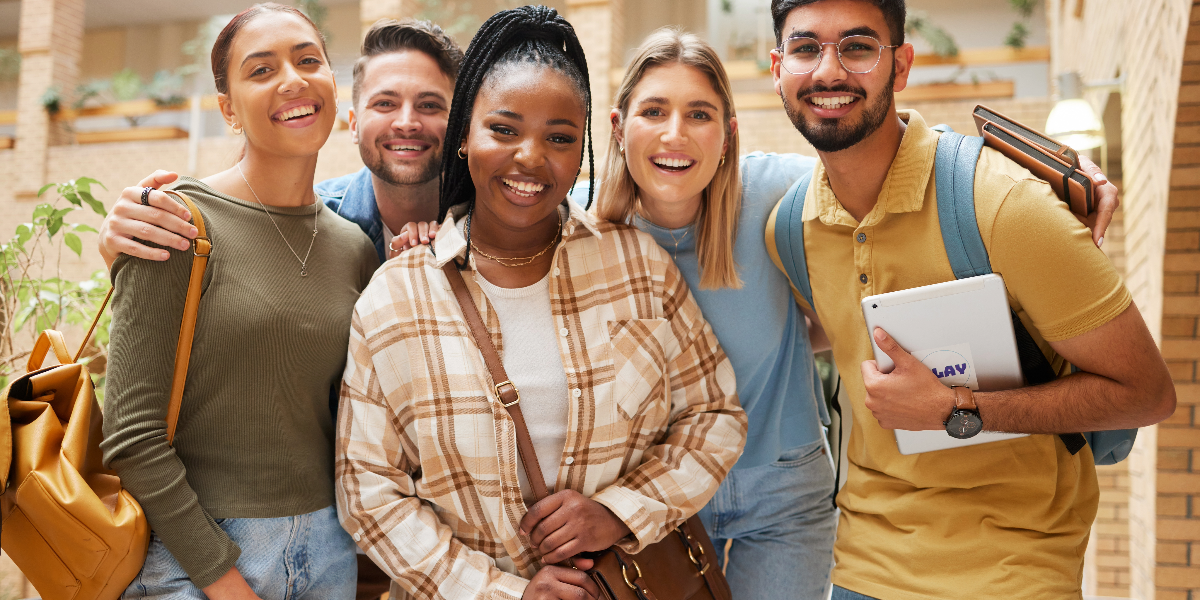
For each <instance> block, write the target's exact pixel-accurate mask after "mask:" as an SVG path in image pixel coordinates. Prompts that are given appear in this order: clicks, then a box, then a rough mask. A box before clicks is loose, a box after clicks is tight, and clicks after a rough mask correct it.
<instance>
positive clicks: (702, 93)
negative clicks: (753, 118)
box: [611, 63, 737, 227]
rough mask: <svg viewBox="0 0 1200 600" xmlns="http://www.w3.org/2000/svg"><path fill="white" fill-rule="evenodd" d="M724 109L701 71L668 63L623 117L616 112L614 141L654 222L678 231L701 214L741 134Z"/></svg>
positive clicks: (638, 89) (648, 76) (647, 76)
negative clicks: (732, 141)
mask: <svg viewBox="0 0 1200 600" xmlns="http://www.w3.org/2000/svg"><path fill="white" fill-rule="evenodd" d="M723 106H724V102H723V101H722V100H721V96H720V95H719V94H718V93H717V92H716V90H714V89H713V85H712V83H711V82H710V81H709V79H708V76H707V75H706V74H705V73H704V72H703V71H701V70H700V69H698V68H696V67H692V66H689V65H685V64H682V63H670V64H665V65H660V66H656V67H651V68H649V69H647V70H646V71H645V73H644V74H643V75H642V78H641V80H640V81H639V82H638V83H637V85H636V86H634V88H633V92H632V94H630V98H629V105H628V107H627V108H626V110H625V111H624V113H625V114H624V117H622V111H620V110H614V111H613V112H612V115H611V118H612V122H613V132H614V136H615V137H616V139H617V142H618V143H621V144H622V145H623V146H624V147H625V162H626V164H628V166H629V174H630V176H631V177H632V178H633V181H634V183H635V184H636V185H637V188H638V189H637V195H638V200H639V201H640V202H641V206H642V210H643V211H644V212H645V213H646V215H645V216H647V217H648V218H649V219H650V220H651V221H653V222H655V223H657V224H659V225H662V226H664V227H680V226H683V225H686V224H688V223H691V222H692V221H694V220H695V218H696V216H697V215H698V214H699V212H700V203H701V201H702V199H703V195H704V190H705V189H706V188H707V187H708V185H709V183H711V182H712V180H713V176H714V174H715V173H716V172H717V167H718V166H720V163H721V157H722V156H724V154H725V151H726V149H727V148H728V144H729V141H728V140H729V136H730V135H736V131H737V119H736V118H733V119H731V118H729V117H728V115H726V114H725V109H724V108H723ZM733 160H737V158H736V157H733Z"/></svg>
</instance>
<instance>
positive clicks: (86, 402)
mask: <svg viewBox="0 0 1200 600" xmlns="http://www.w3.org/2000/svg"><path fill="white" fill-rule="evenodd" d="M169 193H172V194H175V195H176V196H178V197H179V198H181V199H182V200H183V201H184V203H185V204H187V207H188V208H189V209H190V210H191V211H192V215H194V217H195V225H196V229H197V230H199V237H197V238H196V240H195V242H193V244H192V251H193V255H194V258H193V260H192V272H191V280H190V282H189V284H188V292H187V300H186V303H185V305H184V316H183V324H182V326H181V327H180V332H179V343H178V346H177V347H176V354H175V378H174V380H173V382H172V386H171V403H170V405H169V408H168V412H167V441H168V443H170V442H171V441H173V440H174V437H175V425H176V422H177V421H178V418H179V405H180V402H181V401H182V399H183V387H184V382H185V379H186V377H187V366H188V360H189V358H190V354H191V348H192V334H193V333H194V330H195V325H196V314H197V310H198V308H199V304H200V284H201V281H202V280H203V278H204V269H205V267H206V266H207V263H208V255H209V253H210V252H211V250H212V244H211V242H210V241H209V239H208V238H207V237H206V236H205V231H204V219H203V218H202V217H201V215H200V211H199V210H198V209H197V208H196V205H195V204H193V203H192V201H191V200H190V199H188V198H187V197H185V196H183V195H182V194H179V193H177V192H169ZM111 296H112V290H109V295H108V297H105V299H104V304H102V305H101V307H100V310H99V311H98V312H97V315H96V319H95V320H93V321H92V326H91V329H89V330H88V333H87V336H86V337H85V338H84V342H83V344H82V345H80V350H79V352H78V353H76V354H75V356H71V354H70V353H69V352H68V351H67V346H66V343H65V341H64V339H63V335H62V334H61V333H59V332H57V331H54V330H52V329H51V330H46V331H43V332H42V333H41V335H40V336H39V337H38V340H37V343H36V344H35V345H34V348H33V352H31V353H30V355H29V363H28V368H27V373H26V374H25V375H24V376H22V377H19V378H17V379H15V380H14V381H13V382H12V383H11V384H10V385H9V386H8V388H7V389H5V390H4V391H3V392H0V444H2V446H0V468H2V469H3V470H2V471H0V491H3V495H2V496H0V524H2V527H0V546H2V547H3V548H4V551H5V552H6V553H8V555H9V556H10V557H12V559H13V562H15V563H16V564H17V568H19V569H20V570H21V572H22V573H24V574H25V576H26V577H27V578H28V579H29V582H30V583H32V584H33V587H34V588H35V589H36V590H37V591H38V593H39V594H41V597H42V598H43V599H44V600H116V599H117V598H118V597H119V596H120V595H121V593H122V592H124V591H125V589H126V588H127V587H128V586H129V583H130V582H131V581H133V578H134V577H136V576H137V574H138V571H140V570H141V568H142V564H143V563H144V562H145V560H146V548H147V546H148V545H149V541H150V527H149V525H148V524H147V523H146V515H145V513H143V512H142V507H141V506H140V505H139V504H138V503H137V501H136V500H134V498H133V496H131V495H130V494H129V492H128V491H126V490H124V489H122V488H121V480H120V479H119V478H118V477H117V475H116V474H115V473H114V472H112V471H111V470H109V469H106V468H104V465H103V462H102V459H101V453H100V440H101V438H102V436H103V434H102V425H103V415H102V413H101V412H100V405H99V404H98V403H97V402H96V396H95V389H94V388H93V386H92V378H91V375H90V374H89V373H88V368H87V366H86V365H83V364H80V363H79V362H78V361H79V356H80V354H81V353H82V352H83V348H84V347H85V346H86V345H87V340H88V338H90V337H91V335H92V331H93V330H94V329H95V328H96V323H97V322H98V321H99V319H100V314H101V313H103V312H104V307H105V306H107V304H108V300H109V298H110V297H111ZM51 350H53V352H54V355H55V356H56V357H57V358H58V362H59V364H58V365H56V366H51V367H46V368H42V363H43V362H44V361H45V359H46V355H47V354H48V353H49V352H50V351H51ZM10 461H11V467H10V466H9V462H10Z"/></svg>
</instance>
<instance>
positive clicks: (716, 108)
mask: <svg viewBox="0 0 1200 600" xmlns="http://www.w3.org/2000/svg"><path fill="white" fill-rule="evenodd" d="M610 119H611V121H612V126H613V129H612V140H611V142H610V144H609V153H608V157H607V161H606V162H605V164H604V167H603V168H602V169H601V170H600V177H598V178H597V179H598V187H599V190H598V194H597V202H598V212H599V216H600V217H602V218H604V219H607V220H609V221H613V222H618V223H623V222H628V223H631V224H632V225H634V226H635V227H637V228H638V229H641V230H642V231H644V232H646V233H649V234H650V235H651V236H653V237H654V239H655V241H657V242H658V244H659V245H660V246H662V247H663V249H665V250H666V251H667V252H668V253H669V254H670V255H671V257H672V258H673V259H674V260H675V263H676V265H678V267H679V270H680V271H682V272H683V277H684V279H685V280H686V281H687V283H688V286H689V287H690V288H691V290H692V294H693V295H694V296H695V298H696V301H697V302H698V303H699V304H700V309H701V311H702V312H703V313H704V315H705V317H707V318H708V320H709V323H711V325H712V328H713V331H714V332H715V333H716V334H717V338H718V339H719V340H721V345H722V346H723V347H724V348H725V352H726V354H727V355H728V356H729V359H730V361H731V362H732V363H733V369H734V373H735V374H736V375H737V391H738V398H739V399H740V401H741V403H742V407H743V408H744V409H745V411H746V415H747V417H748V419H749V433H748V436H747V441H746V449H745V452H744V453H743V454H742V457H741V458H740V459H739V460H738V462H737V464H736V465H735V466H734V468H733V470H732V471H731V472H730V474H729V476H728V477H727V478H726V479H725V481H724V482H723V483H722V484H721V486H720V488H719V489H718V490H717V493H716V495H715V496H714V497H713V499H712V500H711V501H710V502H709V503H708V505H707V506H706V507H705V508H704V509H703V510H702V511H701V512H700V516H701V518H702V519H703V520H704V524H705V526H706V527H707V528H708V532H709V535H710V536H711V537H712V538H713V543H714V544H716V545H717V547H721V546H722V545H724V543H725V542H726V541H728V540H732V542H733V544H732V546H731V548H730V551H729V564H728V565H727V568H726V575H727V577H728V579H729V583H730V585H731V586H732V587H733V595H734V597H735V598H739V599H746V600H754V599H763V600H766V599H771V600H779V599H781V598H804V599H808V598H813V599H816V598H824V597H825V596H824V594H825V589H826V587H827V586H828V581H829V569H830V567H831V566H832V557H833V537H834V529H835V525H836V518H835V515H834V509H833V503H832V496H833V491H834V475H833V467H832V463H831V462H830V460H829V454H828V453H827V451H826V448H825V441H824V440H825V437H824V432H823V429H822V422H823V421H824V422H827V419H828V417H827V416H826V415H825V411H824V406H825V403H824V399H823V396H822V395H821V391H820V388H819V385H820V382H819V379H818V378H817V376H816V373H815V367H814V364H813V349H812V346H811V345H810V342H809V334H808V328H807V327H806V326H805V319H804V315H803V314H801V312H800V310H799V308H797V305H796V303H795V302H793V301H792V298H791V294H790V291H789V285H788V281H787V279H786V277H784V275H783V274H782V273H781V272H780V271H779V270H777V269H775V268H774V267H773V266H772V264H771V262H770V258H769V257H768V255H767V250H766V247H765V246H764V244H763V231H764V229H765V227H766V222H767V217H768V215H769V213H770V211H771V208H772V207H773V206H774V205H775V203H776V202H777V201H778V200H779V198H780V197H781V196H783V194H784V192H786V191H787V188H788V187H789V186H790V185H791V184H792V182H793V181H795V180H796V179H797V178H799V177H800V176H801V175H803V174H804V173H805V172H807V171H809V170H811V169H812V168H813V166H814V165H815V164H816V161H815V160H814V159H811V158H807V157H802V156H799V155H774V154H762V153H754V154H751V155H749V156H745V157H742V158H741V160H740V161H739V160H738V138H737V117H736V116H735V114H734V109H733V102H732V93H731V91H730V86H729V79H728V77H727V76H726V74H725V70H724V68H723V67H722V66H721V62H720V59H719V58H718V57H717V54H716V52H715V51H714V50H713V49H712V47H711V46H709V45H708V44H706V43H704V42H703V41H701V40H700V39H699V38H698V37H696V36H695V35H692V34H687V33H683V32H681V31H679V30H677V29H674V28H667V29H660V30H658V31H656V32H654V33H653V34H651V35H650V36H649V37H648V38H646V41H645V42H644V43H643V44H642V45H641V47H640V48H639V49H638V51H637V53H636V56H635V58H634V59H633V61H632V63H631V64H630V65H629V68H628V70H627V71H626V73H625V79H624V80H623V81H622V82H621V87H620V89H619V90H618V92H617V96H616V101H615V108H613V110H612V113H611V115H610ZM739 173H741V178H740V181H739ZM742 181H744V182H745V186H743V185H742V183H741V182H742ZM576 192H577V193H582V197H583V198H586V193H585V188H583V186H579V187H577V189H576ZM722 558H723V557H722ZM722 566H725V565H722Z"/></svg>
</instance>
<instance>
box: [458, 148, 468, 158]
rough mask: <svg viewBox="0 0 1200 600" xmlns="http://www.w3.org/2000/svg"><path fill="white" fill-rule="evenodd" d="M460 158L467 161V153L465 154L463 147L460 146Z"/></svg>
mask: <svg viewBox="0 0 1200 600" xmlns="http://www.w3.org/2000/svg"><path fill="white" fill-rule="evenodd" d="M458 157H459V158H461V159H463V160H467V153H466V152H463V149H462V147H461V146H459V148H458Z"/></svg>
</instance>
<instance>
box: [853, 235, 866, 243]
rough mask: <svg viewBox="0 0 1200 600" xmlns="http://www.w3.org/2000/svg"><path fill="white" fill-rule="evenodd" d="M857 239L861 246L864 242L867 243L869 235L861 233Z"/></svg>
mask: <svg viewBox="0 0 1200 600" xmlns="http://www.w3.org/2000/svg"><path fill="white" fill-rule="evenodd" d="M855 239H857V240H858V243H860V244H861V243H863V242H865V241H867V234H865V233H860V234H858V237H857V238H855Z"/></svg>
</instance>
